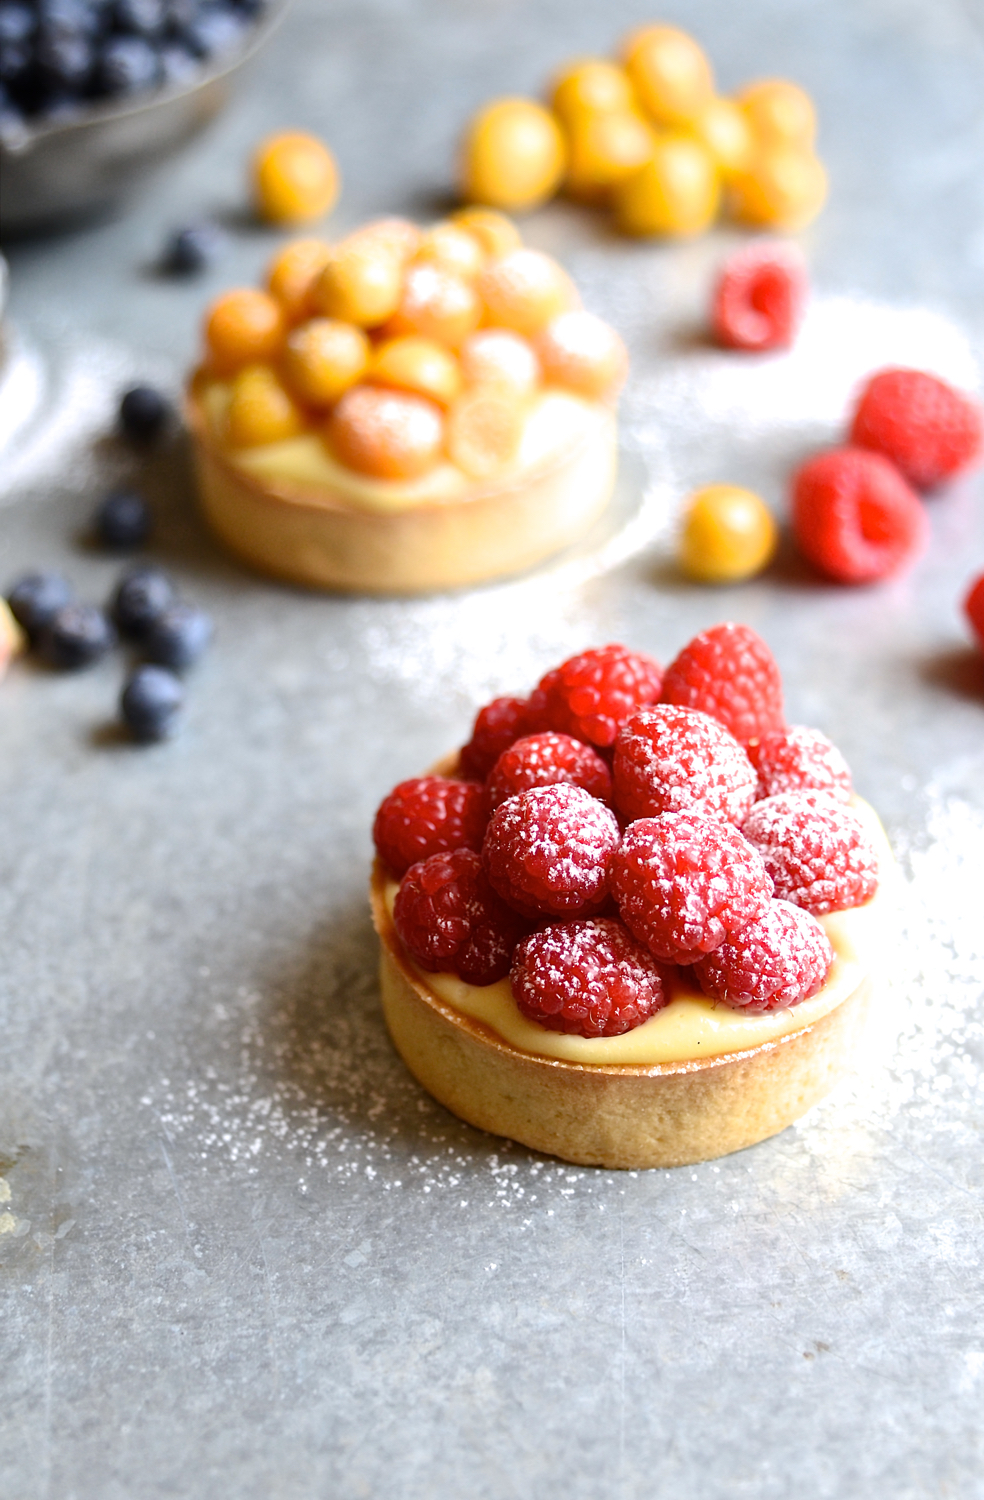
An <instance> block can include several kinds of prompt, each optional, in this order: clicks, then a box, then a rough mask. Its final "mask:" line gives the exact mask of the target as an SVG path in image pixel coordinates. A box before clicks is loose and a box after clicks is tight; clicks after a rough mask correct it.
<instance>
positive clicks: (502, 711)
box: [458, 698, 534, 781]
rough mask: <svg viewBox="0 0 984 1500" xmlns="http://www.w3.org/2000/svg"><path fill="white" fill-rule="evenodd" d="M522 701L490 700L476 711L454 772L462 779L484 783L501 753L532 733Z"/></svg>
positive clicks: (514, 699) (525, 706) (526, 706)
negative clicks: (525, 735) (457, 771)
mask: <svg viewBox="0 0 984 1500" xmlns="http://www.w3.org/2000/svg"><path fill="white" fill-rule="evenodd" d="M533 728H534V726H533V724H532V722H531V715H530V705H529V702H528V701H527V699H526V698H493V699H492V702H491V703H486V705H485V707H484V708H480V709H479V711H478V717H477V718H476V720H475V727H474V728H473V730H472V737H471V739H470V740H469V741H468V744H467V745H463V746H462V750H461V755H460V757H459V761H458V769H459V771H460V773H461V775H462V776H468V777H471V778H472V779H474V780H475V781H484V780H485V778H486V777H487V776H488V774H489V772H490V771H491V769H492V767H493V766H494V765H495V763H496V761H497V760H498V759H499V756H500V755H501V754H502V752H503V750H508V749H509V746H510V745H513V744H515V742H516V741H517V740H518V739H521V738H522V736H523V735H524V734H532V733H533Z"/></svg>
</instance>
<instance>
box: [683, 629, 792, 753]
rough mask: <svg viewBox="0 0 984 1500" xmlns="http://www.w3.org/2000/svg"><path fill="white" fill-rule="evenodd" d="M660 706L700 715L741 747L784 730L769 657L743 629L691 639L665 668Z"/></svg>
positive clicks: (776, 680) (775, 671) (775, 672)
mask: <svg viewBox="0 0 984 1500" xmlns="http://www.w3.org/2000/svg"><path fill="white" fill-rule="evenodd" d="M660 702H661V703H676V704H679V705H680V706H681V707H683V708H699V709H701V710H702V711H703V712H704V713H705V714H710V715H711V717H712V718H714V719H717V720H719V722H720V723H722V724H723V725H724V727H725V729H728V730H730V732H731V733H732V734H733V735H734V737H735V739H736V740H738V741H740V743H741V744H745V743H746V741H748V740H751V739H759V738H761V736H762V735H763V734H771V733H772V731H773V730H774V729H784V728H785V726H786V718H785V715H784V713H783V707H782V679H781V678H780V676H779V668H778V667H777V666H776V662H775V657H774V656H773V655H772V652H771V651H770V650H769V648H768V646H767V645H766V644H765V642H764V641H763V640H762V637H761V636H758V635H756V634H755V631H754V630H751V629H750V628H749V626H747V625H734V624H731V623H725V624H723V625H714V626H712V628H711V629H710V630H703V631H701V633H700V635H695V636H694V638H693V640H692V641H690V642H689V644H688V645H686V646H684V648H683V650H682V651H681V652H680V655H679V656H678V657H677V658H676V660H675V661H673V662H671V664H670V665H669V666H668V667H667V669H666V676H665V677H664V679H663V691H662V693H661V694H660Z"/></svg>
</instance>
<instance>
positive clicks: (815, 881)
mask: <svg viewBox="0 0 984 1500" xmlns="http://www.w3.org/2000/svg"><path fill="white" fill-rule="evenodd" d="M742 832H743V833H744V835H745V837H746V838H747V840H748V842H749V843H750V844H754V846H755V848H756V849H757V850H758V851H759V853H760V854H761V856H762V858H763V859H764V860H765V868H766V869H767V870H768V872H769V874H770V875H771V876H772V880H773V884H774V885H775V888H776V895H777V896H778V897H779V898H780V899H781V900H783V901H792V903H793V904H794V905H795V906H802V907H803V909H804V910H805V911H809V912H812V913H813V915H814V916H815V917H820V916H823V914H824V912H828V911H845V910H846V909H847V908H848V907H850V906H863V905H864V903H865V902H866V901H868V900H870V899H871V897H872V896H873V895H874V894H875V891H876V890H877V889H878V855H877V854H876V853H875V848H874V845H873V844H872V842H871V839H870V838H869V837H868V834H867V831H866V829H865V826H864V824H863V823H862V822H861V819H860V818H859V817H858V815H857V813H855V812H853V811H852V810H851V808H849V807H845V806H844V804H843V803H842V802H838V800H837V798H836V797H832V796H831V795H830V793H829V792H783V793H781V794H780V795H779V796H777V797H766V798H765V800H764V802H756V804H755V806H754V807H753V808H752V810H751V812H750V813H749V815H748V817H747V818H746V820H745V825H744V827H743V829H742Z"/></svg>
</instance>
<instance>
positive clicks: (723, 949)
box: [694, 901, 834, 1011]
mask: <svg viewBox="0 0 984 1500" xmlns="http://www.w3.org/2000/svg"><path fill="white" fill-rule="evenodd" d="M833 961H834V950H833V948H832V947H831V946H830V940H829V938H828V937H827V934H826V933H825V932H824V930H823V928H822V927H821V926H820V923H819V922H818V921H817V919H816V917H811V916H810V914H809V912H805V911H803V910H802V909H801V908H800V907H798V906H791V905H790V904H789V902H788V901H771V902H770V903H769V906H768V908H767V909H766V911H765V913H764V914H763V915H762V916H761V917H757V918H756V919H755V920H754V921H751V922H749V923H748V925H747V926H745V927H743V928H742V929H741V932H739V933H736V934H735V936H734V937H730V938H728V940H727V942H724V943H722V944H721V946H720V948H715V950H714V952H713V953H709V954H708V955H707V957H706V958H702V959H700V960H699V961H698V962H697V963H696V964H695V965H694V973H695V974H696V976H697V983H698V984H699V985H700V987H701V989H702V990H703V991H704V994H705V995H710V997H711V999H712V1000H723V1001H724V1003H725V1005H730V1006H732V1007H733V1008H734V1009H735V1010H749V1011H761V1010H784V1009H786V1008H787V1007H788V1006H790V1005H798V1004H799V1002H800V1001H801V1000H809V998H810V996H811V995H815V994H816V993H817V991H818V990H819V989H822V987H823V984H824V981H825V980H826V978H827V975H828V973H829V972H830V966H831V964H832V963H833Z"/></svg>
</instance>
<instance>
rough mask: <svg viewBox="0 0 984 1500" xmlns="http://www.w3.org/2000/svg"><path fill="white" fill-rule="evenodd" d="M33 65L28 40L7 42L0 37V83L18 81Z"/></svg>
mask: <svg viewBox="0 0 984 1500" xmlns="http://www.w3.org/2000/svg"><path fill="white" fill-rule="evenodd" d="M30 66H31V47H30V43H28V42H5V41H3V40H2V39H0V83H10V84H13V83H16V82H17V81H18V79H20V78H23V77H24V75H25V73H26V72H27V70H28V68H29V67H30Z"/></svg>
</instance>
